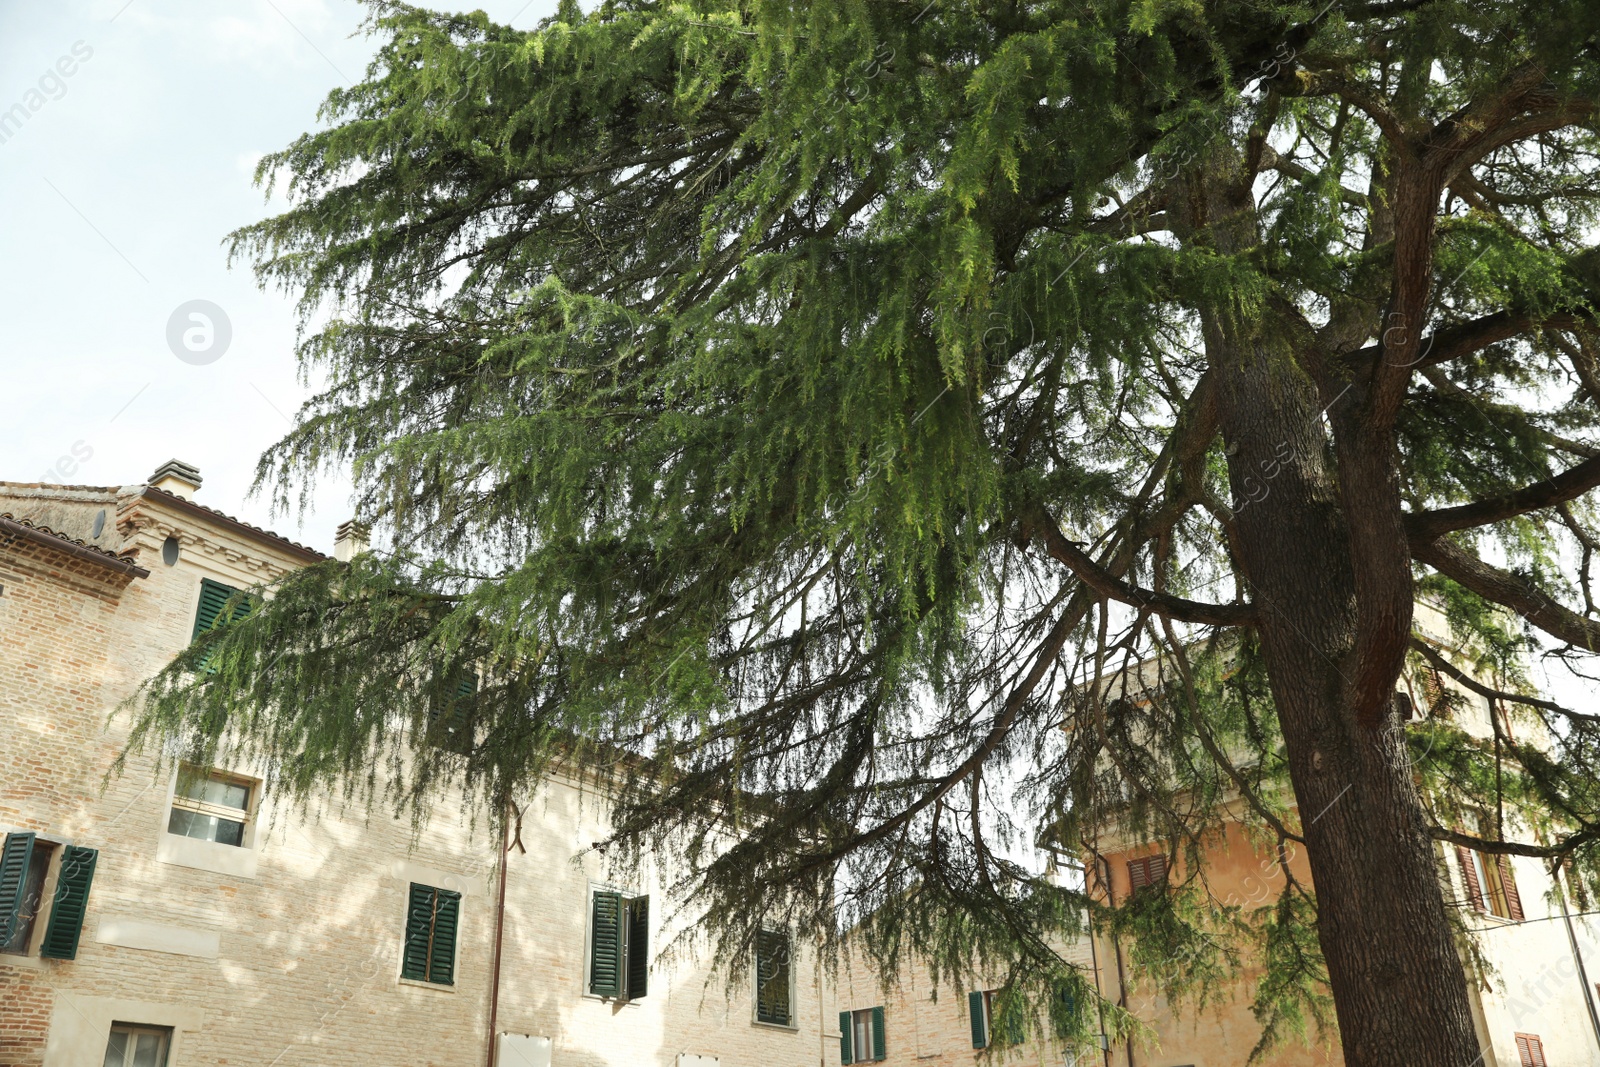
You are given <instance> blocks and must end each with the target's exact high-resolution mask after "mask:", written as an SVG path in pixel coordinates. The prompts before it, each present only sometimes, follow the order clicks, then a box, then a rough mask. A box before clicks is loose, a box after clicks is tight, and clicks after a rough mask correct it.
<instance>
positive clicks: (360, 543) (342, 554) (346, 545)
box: [333, 519, 372, 563]
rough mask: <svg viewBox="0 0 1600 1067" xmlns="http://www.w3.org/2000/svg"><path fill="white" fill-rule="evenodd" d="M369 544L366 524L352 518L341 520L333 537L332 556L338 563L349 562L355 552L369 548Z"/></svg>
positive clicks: (369, 539)
mask: <svg viewBox="0 0 1600 1067" xmlns="http://www.w3.org/2000/svg"><path fill="white" fill-rule="evenodd" d="M371 544H372V542H371V538H370V533H369V531H368V530H367V528H366V526H364V525H362V524H361V523H359V522H357V521H356V520H354V519H350V520H349V521H347V522H341V523H340V524H339V532H338V533H337V534H335V535H334V538H333V558H334V559H336V560H338V561H339V562H340V563H349V562H350V560H351V559H352V558H353V557H354V556H355V555H356V554H357V553H359V552H365V551H366V550H367V549H368V548H370V547H371Z"/></svg>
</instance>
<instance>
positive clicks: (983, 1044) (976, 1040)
mask: <svg viewBox="0 0 1600 1067" xmlns="http://www.w3.org/2000/svg"><path fill="white" fill-rule="evenodd" d="M967 1014H968V1015H970V1016H971V1017H972V1047H973V1048H988V1047H989V1028H988V1027H987V1026H985V1025H984V1018H983V994H982V993H981V992H978V993H968V994H967Z"/></svg>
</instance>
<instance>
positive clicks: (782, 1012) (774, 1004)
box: [756, 930, 794, 1026]
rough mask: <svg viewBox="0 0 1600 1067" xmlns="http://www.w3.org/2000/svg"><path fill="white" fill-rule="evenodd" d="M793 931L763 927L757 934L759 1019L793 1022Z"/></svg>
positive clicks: (757, 1005) (789, 1023)
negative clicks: (790, 937) (790, 947)
mask: <svg viewBox="0 0 1600 1067" xmlns="http://www.w3.org/2000/svg"><path fill="white" fill-rule="evenodd" d="M791 962H792V961H791V959H790V949H789V934H788V932H787V931H783V930H763V931H761V932H760V933H759V934H757V935H756V1022H758V1023H771V1024H772V1025H774V1026H793V1025H794V1011H793V1008H792V1004H793V1000H794V997H793V981H794V970H793V967H792V966H791Z"/></svg>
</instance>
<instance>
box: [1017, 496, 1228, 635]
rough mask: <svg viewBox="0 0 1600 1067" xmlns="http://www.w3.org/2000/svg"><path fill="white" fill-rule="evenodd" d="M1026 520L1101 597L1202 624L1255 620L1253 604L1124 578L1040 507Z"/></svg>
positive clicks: (1047, 547) (1049, 548) (1058, 558)
mask: <svg viewBox="0 0 1600 1067" xmlns="http://www.w3.org/2000/svg"><path fill="white" fill-rule="evenodd" d="M1025 521H1028V523H1029V525H1030V526H1031V527H1032V528H1034V529H1037V530H1039V531H1041V532H1042V533H1043V534H1044V540H1045V551H1047V552H1049V554H1050V556H1051V558H1053V559H1055V560H1056V561H1057V562H1059V563H1064V564H1066V565H1067V567H1068V569H1070V570H1071V571H1072V573H1073V574H1074V575H1076V576H1077V578H1078V580H1079V581H1081V582H1082V583H1083V584H1084V585H1086V586H1088V587H1089V588H1090V589H1092V590H1094V591H1095V592H1096V593H1097V594H1099V595H1100V596H1101V597H1104V598H1106V599H1108V600H1115V601H1117V602H1118V603H1121V604H1129V605H1132V606H1133V607H1136V608H1141V609H1143V610H1145V611H1149V612H1153V613H1154V614H1156V615H1159V616H1161V617H1162V618H1164V619H1172V620H1173V621H1175V622H1190V623H1197V624H1199V625H1202V626H1249V625H1251V624H1253V623H1254V622H1255V619H1256V609H1255V606H1254V605H1252V604H1203V603H1201V602H1200V601H1198V600H1187V599H1185V598H1183V597H1179V596H1172V595H1170V594H1168V593H1157V592H1155V591H1154V590H1150V589H1143V588H1141V587H1139V586H1136V585H1132V584H1130V583H1128V582H1125V581H1123V580H1122V579H1121V578H1119V577H1117V576H1116V575H1114V574H1112V573H1111V572H1110V571H1108V570H1106V569H1105V568H1103V567H1101V566H1100V564H1098V563H1096V562H1095V561H1094V559H1093V557H1091V556H1090V555H1089V554H1088V553H1087V552H1085V551H1083V549H1081V548H1079V547H1078V546H1077V545H1076V544H1074V543H1073V542H1072V541H1070V540H1068V539H1067V536H1066V535H1065V534H1063V533H1062V532H1061V528H1060V527H1059V526H1057V525H1056V521H1055V519H1054V518H1052V517H1051V516H1050V514H1049V513H1048V512H1046V511H1045V510H1044V509H1043V508H1034V509H1033V513H1032V514H1031V515H1030V516H1029V517H1028V520H1025Z"/></svg>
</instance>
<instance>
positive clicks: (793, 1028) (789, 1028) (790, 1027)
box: [750, 1019, 800, 1034]
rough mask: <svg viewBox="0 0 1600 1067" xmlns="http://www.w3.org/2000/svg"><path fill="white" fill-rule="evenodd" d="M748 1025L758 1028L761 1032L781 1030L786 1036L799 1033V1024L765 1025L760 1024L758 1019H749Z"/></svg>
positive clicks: (763, 1023) (764, 1023) (765, 1023)
mask: <svg viewBox="0 0 1600 1067" xmlns="http://www.w3.org/2000/svg"><path fill="white" fill-rule="evenodd" d="M750 1025H751V1026H759V1027H760V1028H761V1029H763V1030H781V1031H782V1032H784V1033H786V1034H798V1033H799V1032H800V1024H799V1023H767V1022H762V1021H761V1020H760V1019H751V1020H750Z"/></svg>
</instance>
